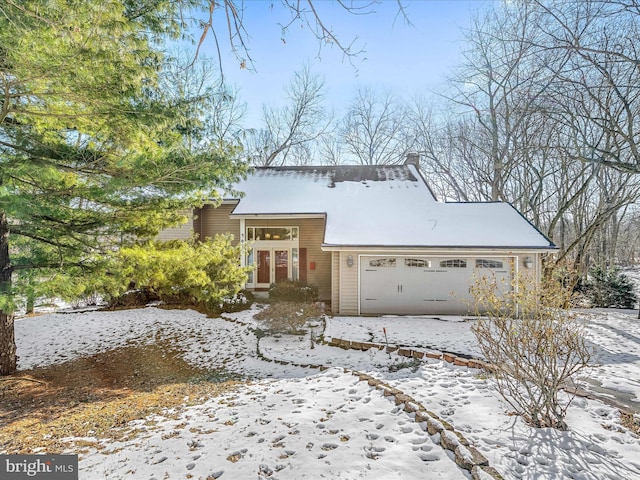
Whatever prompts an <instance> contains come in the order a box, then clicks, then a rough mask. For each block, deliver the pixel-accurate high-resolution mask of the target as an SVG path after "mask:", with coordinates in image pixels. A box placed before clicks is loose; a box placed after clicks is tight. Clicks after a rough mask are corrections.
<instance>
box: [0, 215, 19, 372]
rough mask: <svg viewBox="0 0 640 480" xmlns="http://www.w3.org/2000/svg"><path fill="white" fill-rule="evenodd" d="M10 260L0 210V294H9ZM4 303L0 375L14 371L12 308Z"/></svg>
mask: <svg viewBox="0 0 640 480" xmlns="http://www.w3.org/2000/svg"><path fill="white" fill-rule="evenodd" d="M12 270H13V269H12V268H11V261H10V259H9V223H8V221H7V216H6V214H5V212H2V211H0V296H9V295H10V294H11V272H12ZM7 303H8V302H5V303H4V306H3V307H2V309H1V310H0V375H10V374H12V373H14V372H15V371H16V367H17V360H18V359H17V357H16V338H15V333H14V328H13V319H14V315H13V309H12V308H10V307H9V306H8V305H7Z"/></svg>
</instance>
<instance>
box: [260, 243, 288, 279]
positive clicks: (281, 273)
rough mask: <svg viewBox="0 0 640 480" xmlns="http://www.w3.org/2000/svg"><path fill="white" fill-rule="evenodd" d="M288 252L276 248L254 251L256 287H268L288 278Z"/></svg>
mask: <svg viewBox="0 0 640 480" xmlns="http://www.w3.org/2000/svg"><path fill="white" fill-rule="evenodd" d="M289 252H290V250H289V249H277V248H265V249H257V250H256V257H257V269H256V270H257V272H256V273H257V278H256V280H257V283H258V286H260V287H263V286H269V285H270V284H271V283H277V282H281V281H283V280H286V279H288V278H289V263H290V258H289V257H290V254H289Z"/></svg>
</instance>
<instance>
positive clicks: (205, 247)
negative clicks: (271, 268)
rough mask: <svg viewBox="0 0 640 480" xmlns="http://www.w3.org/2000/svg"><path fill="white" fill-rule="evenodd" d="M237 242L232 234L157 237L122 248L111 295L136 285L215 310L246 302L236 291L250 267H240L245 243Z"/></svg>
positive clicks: (162, 296)
mask: <svg viewBox="0 0 640 480" xmlns="http://www.w3.org/2000/svg"><path fill="white" fill-rule="evenodd" d="M231 242H232V239H231V236H228V235H217V236H216V237H215V238H213V239H209V238H208V239H206V240H205V241H202V242H200V241H196V240H188V241H185V240H174V241H169V242H161V241H156V242H148V243H145V244H141V245H134V246H131V247H126V248H122V249H121V250H120V251H119V252H117V254H116V259H115V261H114V263H113V264H111V265H110V268H109V270H110V272H109V275H108V276H110V277H112V280H111V282H110V285H109V288H108V289H107V292H106V293H107V296H108V297H111V298H119V297H120V296H121V295H122V294H123V293H124V292H125V291H127V290H132V289H135V290H138V291H144V292H145V293H146V294H152V295H155V296H157V297H158V298H159V299H160V300H162V301H164V302H167V303H178V304H183V305H198V306H203V307H206V308H209V309H211V310H219V306H220V305H223V306H224V305H225V304H228V305H227V307H229V308H231V307H230V305H231V304H234V303H236V304H239V303H244V302H240V301H239V297H236V295H237V294H238V292H240V289H241V288H242V286H243V285H244V283H245V282H246V280H247V272H248V270H249V268H248V267H240V265H239V258H240V255H241V252H240V247H238V246H234V245H232V243H231ZM236 300H238V301H236ZM112 303H113V302H112ZM220 308H222V307H220Z"/></svg>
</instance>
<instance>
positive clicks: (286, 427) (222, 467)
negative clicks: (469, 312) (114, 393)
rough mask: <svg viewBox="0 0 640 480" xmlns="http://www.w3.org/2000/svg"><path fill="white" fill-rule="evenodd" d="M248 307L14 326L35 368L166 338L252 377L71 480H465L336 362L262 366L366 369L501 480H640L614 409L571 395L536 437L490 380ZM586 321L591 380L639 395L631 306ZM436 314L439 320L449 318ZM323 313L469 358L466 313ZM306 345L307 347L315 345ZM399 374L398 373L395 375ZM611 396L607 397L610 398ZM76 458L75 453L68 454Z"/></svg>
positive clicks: (429, 440)
mask: <svg viewBox="0 0 640 480" xmlns="http://www.w3.org/2000/svg"><path fill="white" fill-rule="evenodd" d="M253 312H254V311H249V312H241V313H238V314H233V315H230V316H232V317H233V318H234V319H237V320H239V321H242V322H245V323H246V325H242V324H239V323H232V322H227V321H224V320H222V319H209V318H206V317H204V316H203V315H200V314H198V313H195V312H193V311H190V310H171V311H169V310H160V309H156V308H145V309H138V310H125V311H119V312H88V313H83V314H75V315H62V314H53V315H43V316H40V317H33V318H26V319H21V320H18V321H17V322H16V337H17V342H18V349H19V350H18V351H19V354H20V356H21V358H20V362H19V367H20V368H29V367H31V366H35V365H46V364H50V363H54V362H61V361H64V360H69V359H71V358H74V357H77V356H80V355H88V354H92V353H97V352H99V351H105V350H108V349H110V348H113V347H115V346H121V345H124V344H132V343H133V344H136V343H148V342H153V341H154V339H155V338H171V339H173V340H174V342H175V343H176V345H178V346H180V347H181V348H182V349H183V351H184V352H185V358H186V360H187V361H189V362H191V363H193V364H194V365H197V366H207V367H209V368H214V369H215V368H226V369H228V370H231V371H233V372H236V373H240V374H244V375H248V376H251V377H256V378H266V377H273V378H272V379H266V380H259V381H256V382H254V383H252V384H249V385H247V386H246V387H242V388H241V389H240V390H238V391H237V392H234V393H233V394H229V395H226V396H224V397H219V398H213V399H210V400H206V401H204V402H203V403H202V404H201V405H197V406H193V407H184V408H182V409H179V411H177V412H166V414H165V415H162V416H159V417H153V418H149V419H146V420H141V421H139V422H137V424H136V425H132V426H135V427H136V428H141V429H143V430H144V432H143V434H142V435H141V436H140V437H138V438H136V439H135V440H131V441H129V442H127V443H117V442H104V447H105V448H104V450H102V451H100V452H97V451H96V452H93V453H90V454H88V455H83V456H81V459H80V478H81V479H102V478H157V479H160V478H185V476H186V475H192V477H189V478H194V479H197V478H203V479H204V478H206V477H207V475H211V476H213V477H216V476H219V474H220V473H222V476H221V477H220V478H222V479H223V480H224V479H225V478H229V479H236V478H280V479H297V478H371V479H373V478H385V479H386V478H402V479H414V478H415V479H418V478H446V479H449V478H452V479H455V478H468V474H466V473H465V472H464V471H462V470H460V469H459V468H458V467H456V466H455V464H454V463H453V461H452V460H451V458H450V456H449V454H447V453H446V452H445V451H444V450H443V449H441V448H440V446H439V445H437V438H433V437H431V436H429V435H428V434H426V433H425V432H424V431H423V430H421V428H420V427H419V426H418V425H417V424H415V423H414V422H413V421H412V420H411V417H410V415H408V414H406V413H404V412H402V411H400V410H399V409H398V408H397V407H396V406H395V405H394V403H392V402H391V401H389V400H388V399H387V398H384V397H382V395H381V393H380V391H378V390H375V389H373V388H371V387H369V386H368V385H367V384H366V383H364V382H358V381H357V378H356V377H354V376H352V375H350V374H349V373H344V372H343V371H342V369H340V368H332V369H330V370H327V371H326V372H322V373H320V372H318V371H317V370H313V369H307V368H302V367H293V366H285V365H280V364H277V363H273V362H265V361H263V360H261V359H260V358H259V357H258V355H257V353H256V344H257V342H258V341H259V343H260V350H261V352H262V353H263V354H264V355H265V356H266V357H270V358H274V359H278V360H286V361H293V362H297V363H299V364H324V365H332V366H335V367H346V368H351V369H356V370H358V371H362V372H365V373H368V374H370V375H372V376H375V377H377V378H380V379H382V380H383V381H385V382H386V383H388V384H391V385H393V386H394V387H396V388H398V389H400V390H402V391H403V392H404V393H407V394H409V395H411V396H413V397H414V398H415V399H416V400H418V401H419V402H421V403H422V404H423V405H424V406H425V407H426V408H427V409H429V410H431V411H433V412H435V413H437V414H438V415H439V416H440V417H441V418H443V419H445V420H447V421H448V422H450V423H451V424H452V425H453V426H454V427H455V428H456V429H457V430H458V431H460V432H462V433H463V434H464V435H465V437H466V438H467V439H469V440H470V441H471V442H472V443H473V444H474V445H475V446H476V447H477V448H478V449H479V450H480V451H482V452H483V453H484V454H485V456H487V458H489V460H490V462H491V464H492V466H494V467H495V468H497V469H498V470H499V471H500V472H501V473H502V474H503V475H504V476H505V478H506V479H520V478H522V479H531V480H534V479H535V480H541V479H549V480H551V479H559V478H567V479H588V480H592V479H593V480H595V479H640V440H639V439H638V436H637V435H635V434H633V433H630V432H629V431H628V430H626V429H624V427H622V426H621V424H620V418H619V414H618V411H617V410H616V409H615V408H612V407H609V406H607V405H605V404H603V403H602V402H600V401H597V400H587V399H583V398H577V399H575V400H574V402H573V404H572V406H571V407H570V409H569V413H568V417H567V423H568V424H569V426H570V431H568V432H558V431H555V430H552V429H539V430H536V429H532V428H529V427H528V426H526V425H525V424H524V423H523V422H522V421H521V420H520V418H519V417H515V416H510V415H508V408H507V407H506V406H505V405H504V404H503V403H502V402H501V401H500V400H499V398H498V397H497V395H496V393H495V392H494V390H493V385H492V382H491V380H490V378H488V377H487V376H486V375H484V374H483V373H482V372H480V371H478V370H473V369H468V368H465V367H455V366H453V365H450V364H448V363H445V362H442V361H436V360H429V361H422V362H418V361H412V360H410V359H406V358H403V357H399V356H397V355H396V354H388V353H386V352H384V351H378V350H370V351H368V352H358V351H353V350H342V349H338V348H334V347H329V346H326V345H319V344H313V343H312V341H311V340H312V339H311V337H310V335H308V334H305V335H299V336H292V335H279V336H267V337H263V338H261V339H260V340H258V339H257V338H256V336H255V335H254V334H253V333H252V331H251V330H250V326H252V325H255V321H254V320H253V319H252V318H251V316H252V314H253ZM593 313H594V315H593V316H591V317H588V318H587V319H586V320H585V322H586V326H587V331H588V335H589V340H590V342H592V343H593V345H594V347H595V348H596V349H597V350H598V352H599V357H598V358H599V362H600V366H598V367H596V368H594V369H593V371H592V374H591V375H592V380H593V382H594V383H596V384H600V385H602V386H603V387H606V388H610V389H618V390H617V391H618V392H620V393H621V394H623V393H624V392H627V394H628V395H630V396H631V395H633V396H634V397H633V398H634V399H636V400H637V397H638V392H639V391H640V389H638V383H639V382H640V348H639V345H638V344H639V343H640V322H639V321H638V320H637V319H635V318H634V317H635V314H637V312H632V311H631V312H626V311H613V310H603V311H594V312H593ZM443 320H446V321H443ZM443 320H435V319H428V318H408V317H383V318H333V319H328V320H327V323H328V325H327V330H326V336H335V337H340V338H345V339H350V340H356V341H375V342H380V343H383V342H384V340H383V337H384V334H383V333H382V327H386V330H387V336H388V340H389V343H401V344H403V345H410V346H422V347H426V348H428V349H439V350H447V351H454V352H460V353H468V354H476V353H474V352H476V347H475V346H474V345H473V338H472V337H471V336H470V333H469V326H470V324H471V321H464V319H462V318H446V319H443ZM312 346H313V348H312ZM402 367H406V368H402ZM612 391H614V390H612ZM70 453H72V452H70Z"/></svg>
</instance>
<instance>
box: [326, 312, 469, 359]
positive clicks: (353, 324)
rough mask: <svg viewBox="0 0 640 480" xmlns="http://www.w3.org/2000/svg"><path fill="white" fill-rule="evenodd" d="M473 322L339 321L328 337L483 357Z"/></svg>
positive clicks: (329, 327) (386, 318)
mask: <svg viewBox="0 0 640 480" xmlns="http://www.w3.org/2000/svg"><path fill="white" fill-rule="evenodd" d="M473 322H475V320H474V319H473V318H472V317H461V316H454V315H445V316H440V317H399V316H391V315H388V316H383V317H337V318H336V319H333V320H331V319H330V320H329V321H328V322H327V330H326V332H325V337H331V338H344V339H347V340H352V341H356V342H374V343H381V344H384V343H385V341H386V340H388V341H389V343H390V344H391V345H405V346H411V347H418V348H424V349H431V350H440V351H449V352H455V353H462V354H465V355H472V356H474V357H479V356H480V351H479V349H478V346H477V344H476V341H475V338H474V336H473V334H472V333H471V325H473ZM416 328H417V329H418V330H417V331H416ZM385 329H386V332H387V335H386V339H385V333H384V331H385ZM354 337H356V338H354Z"/></svg>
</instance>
